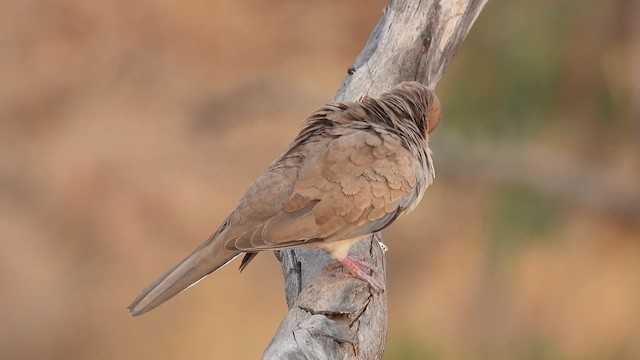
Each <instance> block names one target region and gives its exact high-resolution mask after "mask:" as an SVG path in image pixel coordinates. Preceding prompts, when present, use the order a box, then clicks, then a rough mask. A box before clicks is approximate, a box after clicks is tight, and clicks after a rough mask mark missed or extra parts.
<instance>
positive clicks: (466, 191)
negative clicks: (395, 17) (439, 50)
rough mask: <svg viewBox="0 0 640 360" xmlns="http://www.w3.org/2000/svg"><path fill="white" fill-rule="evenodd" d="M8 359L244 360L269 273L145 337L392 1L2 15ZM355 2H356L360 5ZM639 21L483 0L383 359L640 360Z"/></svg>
mask: <svg viewBox="0 0 640 360" xmlns="http://www.w3.org/2000/svg"><path fill="white" fill-rule="evenodd" d="M1 3H2V9H3V10H2V11H0V24H1V25H0V64H1V66H0V79H1V80H0V242H1V243H0V244H1V245H2V251H1V252H0V284H1V289H2V291H1V295H0V308H1V309H2V310H0V319H1V320H0V324H1V325H0V353H1V354H3V355H2V357H3V358H5V359H212V358H213V359H255V358H259V357H260V355H261V354H262V351H263V350H264V348H265V347H266V346H267V344H268V343H269V341H270V339H271V337H272V336H273V334H274V333H275V331H276V329H277V327H278V325H279V322H280V320H281V319H282V317H283V316H284V314H285V312H286V305H285V301H284V297H283V290H282V275H281V273H280V268H279V263H278V262H277V260H276V259H275V257H274V256H273V255H272V254H270V253H264V254H261V255H260V256H259V257H258V258H257V260H256V261H255V262H254V263H252V264H251V266H250V267H249V268H248V269H247V270H246V272H244V273H243V274H242V275H240V274H238V271H237V265H238V264H237V263H236V264H235V265H231V266H228V267H225V268H224V269H223V270H222V271H220V272H219V273H216V274H215V275H213V276H211V277H209V278H208V279H207V281H204V282H202V283H200V284H199V285H198V286H195V287H193V288H191V289H190V290H189V291H188V292H186V293H184V294H181V295H180V296H178V297H176V298H174V299H173V300H171V301H170V302H168V303H166V304H165V305H163V306H162V307H160V308H158V309H156V310H154V311H153V312H151V313H149V314H147V315H145V316H143V317H140V318H136V319H132V318H130V317H129V316H128V315H127V313H126V311H125V308H126V306H127V305H128V304H129V302H130V301H131V300H132V299H133V298H134V297H135V296H137V295H138V293H139V292H140V290H141V289H142V288H143V287H145V286H146V285H147V284H148V283H149V282H150V281H152V280H154V279H155V278H156V277H157V276H159V275H160V274H161V273H163V272H164V271H165V270H167V269H168V268H169V267H171V266H172V265H174V264H175V263H176V262H177V261H178V260H180V259H181V258H183V257H184V256H185V255H186V254H188V253H189V252H191V251H192V250H193V249H194V248H195V247H196V246H197V245H198V244H199V243H200V242H201V241H203V240H204V239H205V238H206V237H207V236H208V235H209V234H210V233H211V232H212V231H213V230H214V229H215V228H216V227H217V226H218V225H219V223H220V222H221V221H222V220H223V218H224V217H225V216H226V215H227V213H228V212H229V211H230V210H231V209H232V208H233V206H234V205H235V203H236V201H237V200H238V199H239V198H240V196H241V195H242V193H243V191H244V190H245V189H246V187H247V186H248V185H249V184H250V183H251V182H252V181H253V180H254V179H255V178H256V177H257V176H258V175H259V174H260V173H262V172H263V171H264V169H265V168H266V167H267V166H268V164H269V163H270V162H271V161H272V160H273V159H275V158H276V157H277V156H278V155H279V154H280V152H281V151H282V150H283V149H284V148H285V146H286V145H287V144H288V143H289V142H290V141H291V140H292V139H293V137H294V136H295V134H296V133H297V131H298V129H299V126H300V123H301V121H302V120H303V119H304V118H305V117H306V116H307V115H309V114H310V113H311V112H312V111H314V110H315V109H316V108H318V107H319V106H321V105H322V104H324V103H326V102H329V101H331V99H332V98H333V95H334V93H335V91H336V90H337V89H338V86H339V84H340V81H341V80H342V78H343V76H344V75H345V72H346V70H347V68H348V67H349V66H350V65H351V62H352V61H353V60H354V59H355V57H356V55H357V54H358V53H359V51H360V50H361V48H362V46H363V45H364V43H365V41H366V39H367V38H368V36H369V32H370V31H371V29H373V27H374V25H375V23H376V22H377V20H378V18H379V16H380V14H381V10H382V9H383V7H384V5H385V3H386V1H380V0H376V1H368V2H366V3H365V2H361V1H338V0H331V1H293V0H278V1H266V0H256V1H245V0H241V1H232V0H218V1H214V0H195V1H189V2H169V1H137V2H129V1H120V0H114V1H97V0H86V1H55V2H54V1H44V0H33V1H2V2H1ZM365 4H366V5H365ZM639 18H640V3H639V2H637V1H633V0H615V1H598V0H567V1H562V2H558V1H555V0H541V1H537V2H535V4H534V3H532V2H530V1H526V0H512V1H499V0H492V1H490V2H489V4H488V5H487V6H486V8H485V9H484V11H483V13H482V14H481V15H480V18H479V19H478V21H477V22H476V24H475V26H474V27H473V28H472V30H471V33H470V34H469V37H468V38H467V41H466V42H465V43H464V44H463V46H462V47H461V50H460V52H459V53H458V54H457V56H456V57H455V58H454V61H453V63H452V64H451V65H450V66H449V69H448V71H447V73H446V74H445V76H444V77H443V79H442V81H441V83H440V85H439V88H438V92H439V95H440V98H441V100H442V102H443V107H444V117H443V121H442V123H441V125H440V127H439V128H438V130H437V131H436V132H435V133H434V134H433V135H432V149H433V151H434V159H435V163H436V169H437V178H436V182H435V184H434V185H433V186H432V187H431V188H430V189H429V190H428V192H427V194H426V196H425V199H424V201H423V202H422V204H421V205H420V206H419V207H418V208H417V210H416V211H415V212H414V213H412V214H411V215H409V216H406V217H403V218H402V219H400V220H399V221H397V222H396V223H395V224H394V226H392V227H390V228H389V230H385V238H386V240H387V243H388V245H389V247H390V251H389V252H388V257H387V260H388V263H387V271H388V285H387V289H388V296H389V319H390V327H389V337H388V342H387V351H386V354H385V359H386V360H395V359H410V360H411V359H588V360H595V359H616V360H625V359H640V186H639V183H640V25H639V24H640V23H639V22H638V19H639Z"/></svg>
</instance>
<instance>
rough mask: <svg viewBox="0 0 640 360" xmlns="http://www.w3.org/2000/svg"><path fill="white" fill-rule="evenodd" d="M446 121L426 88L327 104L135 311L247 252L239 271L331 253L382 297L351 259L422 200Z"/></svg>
mask: <svg viewBox="0 0 640 360" xmlns="http://www.w3.org/2000/svg"><path fill="white" fill-rule="evenodd" d="M439 121H440V102H439V100H438V98H437V97H436V95H435V93H434V92H433V91H432V90H430V89H429V88H427V87H426V86H424V85H422V84H420V83H418V82H403V83H401V84H399V85H398V86H396V87H394V88H393V89H391V90H390V91H388V92H386V93H384V94H382V95H381V96H380V97H379V98H371V97H364V98H362V99H361V100H360V101H357V102H342V103H334V104H329V105H326V106H324V107H323V108H321V109H320V110H318V111H316V112H315V113H313V114H312V115H311V116H310V117H309V118H308V119H307V120H306V122H305V124H304V127H303V129H302V131H301V132H300V134H298V136H297V137H296V139H295V140H294V141H293V143H292V144H291V145H290V146H289V148H288V149H287V150H286V151H285V152H284V154H283V155H282V156H281V157H280V158H279V159H277V160H276V161H275V162H274V163H273V164H271V166H269V168H268V169H267V171H266V172H265V173H264V174H263V175H262V176H260V177H259V178H258V179H257V180H256V181H255V182H254V183H253V184H252V185H251V186H250V187H249V189H248V190H247V192H246V193H245V195H244V196H243V197H242V199H241V200H240V202H239V204H238V206H237V207H236V208H235V210H234V211H233V212H232V213H231V214H230V215H229V216H228V217H227V218H226V219H225V220H224V222H223V223H222V225H221V226H220V227H219V228H218V230H216V232H214V233H213V235H211V237H209V239H208V240H207V241H205V242H204V243H203V244H202V245H200V246H199V247H198V248H197V249H196V250H195V251H194V252H193V253H192V254H191V255H189V256H187V258H185V259H184V260H182V262H180V263H179V264H178V265H176V266H175V267H174V268H173V269H171V270H169V271H168V272H167V273H166V274H164V275H162V277H160V278H159V279H158V280H156V281H155V282H153V283H152V284H151V285H149V286H148V287H147V288H146V289H144V290H143V291H142V294H141V295H140V296H139V297H138V298H136V299H135V300H134V301H133V303H131V305H130V306H129V308H128V310H129V313H130V314H131V315H132V316H136V315H140V314H143V313H145V312H147V311H149V310H151V309H153V308H155V307H156V306H158V305H160V304H162V303H163V302H165V301H167V300H168V299H170V298H171V297H173V296H174V295H176V294H178V293H179V292H181V291H182V290H184V289H186V288H187V287H189V286H191V285H193V284H195V283H196V282H198V281H199V280H201V279H202V278H204V277H205V276H207V275H209V274H210V273H212V272H213V271H215V270H216V269H218V268H220V267H221V266H223V265H225V264H226V263H228V262H230V261H231V260H233V259H234V258H236V257H237V256H239V255H241V254H243V253H246V255H245V256H244V258H243V260H242V263H241V265H240V268H241V269H243V268H244V267H245V266H247V264H248V263H249V261H251V260H252V259H253V257H254V256H255V255H256V254H257V252H259V251H262V250H283V249H292V248H297V247H302V246H306V247H312V248H319V249H322V250H324V251H326V252H327V253H329V255H330V256H331V257H332V258H334V259H335V260H337V262H338V264H340V265H342V266H343V267H344V268H345V269H346V270H347V271H349V272H350V273H351V274H352V275H353V276H354V277H356V278H359V279H361V280H363V281H365V282H367V283H368V284H369V285H370V286H371V287H372V288H373V289H374V290H377V291H380V290H381V289H382V287H381V286H380V284H379V283H378V282H377V281H376V280H375V279H374V278H373V277H372V276H371V275H370V274H369V273H368V270H369V269H370V266H368V264H366V263H364V262H362V261H359V260H356V259H351V258H349V257H347V253H348V252H349V248H350V247H351V245H353V244H354V243H355V242H357V241H358V240H360V239H363V238H365V237H367V236H368V235H370V234H371V233H374V232H377V231H380V230H382V229H384V228H385V227H387V226H388V225H389V224H391V223H392V222H393V221H394V220H395V219H396V218H397V217H398V216H400V215H401V214H403V213H407V212H409V211H411V210H413V209H414V208H415V206H416V205H417V204H418V202H419V201H420V199H421V198H422V195H423V194H424V191H425V189H426V188H427V186H429V185H430V184H431V183H432V181H433V179H434V176H435V172H434V168H433V162H432V160H431V151H430V150H429V147H428V138H429V135H428V134H429V133H430V132H432V131H433V130H434V129H435V128H436V126H438V122H439Z"/></svg>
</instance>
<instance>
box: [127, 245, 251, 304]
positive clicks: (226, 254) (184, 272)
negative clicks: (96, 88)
mask: <svg viewBox="0 0 640 360" xmlns="http://www.w3.org/2000/svg"><path fill="white" fill-rule="evenodd" d="M238 255H240V253H239V252H234V251H228V250H226V249H224V246H223V242H222V241H215V240H214V239H213V238H212V239H209V241H207V242H206V243H204V244H202V245H201V246H200V247H199V248H198V249H196V251H194V252H193V253H192V254H191V255H189V256H188V257H187V258H186V259H184V260H182V261H181V262H180V263H179V264H178V265H176V266H175V267H174V268H173V269H171V270H169V271H167V272H166V273H165V274H164V275H162V276H161V277H160V278H159V279H158V280H156V281H154V282H153V283H151V284H150V285H149V286H147V288H146V289H144V290H143V291H142V294H140V296H138V297H137V298H136V299H135V300H133V302H132V303H131V305H129V307H128V308H127V310H129V315H131V316H138V315H142V314H144V313H146V312H147V311H149V310H152V309H154V308H155V307H157V306H158V305H160V304H162V303H163V302H165V301H167V300H169V299H171V298H172V297H174V296H175V295H177V294H178V293H180V292H181V291H183V290H185V289H187V288H188V287H190V286H192V285H194V284H196V283H197V282H198V281H200V280H202V279H203V278H204V277H205V276H207V275H209V274H211V273H212V272H214V271H215V270H217V269H219V268H220V267H222V266H223V265H225V264H226V263H228V262H229V261H231V260H233V259H234V258H235V257H236V256H238Z"/></svg>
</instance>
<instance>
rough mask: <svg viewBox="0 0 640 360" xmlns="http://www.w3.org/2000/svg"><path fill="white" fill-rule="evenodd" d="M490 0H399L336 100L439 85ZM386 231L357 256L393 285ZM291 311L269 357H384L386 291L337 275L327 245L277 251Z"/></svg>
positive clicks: (360, 247)
mask: <svg viewBox="0 0 640 360" xmlns="http://www.w3.org/2000/svg"><path fill="white" fill-rule="evenodd" d="M487 1H488V0H441V1H438V0H426V1H416V0H391V1H390V2H389V4H388V5H387V6H386V8H385V10H384V12H383V14H382V17H381V18H380V21H379V22H378V24H377V25H376V27H375V28H374V30H373V32H372V33H371V36H370V38H369V40H368V41H367V43H366V45H365V47H364V49H363V50H362V52H361V53H360V55H359V56H358V57H357V59H356V60H355V62H354V64H353V66H352V67H350V68H349V69H348V71H347V76H346V77H345V79H344V81H343V82H342V86H341V87H340V89H339V90H338V92H337V94H336V97H335V100H336V101H344V100H357V99H358V98H361V97H362V96H365V95H371V96H376V95H379V94H380V93H382V92H384V91H386V90H388V89H390V88H392V87H393V86H395V85H397V84H398V83H400V82H402V81H409V80H417V81H420V82H422V83H424V84H426V85H427V86H429V87H431V88H435V86H436V84H437V83H438V81H439V80H440V78H441V77H442V74H443V73H444V70H445V68H446V67H447V65H448V64H449V62H450V61H451V59H452V58H453V56H454V55H455V53H456V51H457V49H458V47H459V46H460V44H461V43H462V41H463V40H464V38H465V37H466V35H467V33H468V32H469V29H470V28H471V26H472V25H473V22H474V21H475V19H476V18H477V17H478V15H479V14H480V11H481V10H482V8H483V7H484V5H485V4H486V2H487ZM380 244H382V238H381V237H380V235H379V234H374V235H372V236H370V237H368V238H366V239H364V240H362V241H360V242H359V243H357V244H356V245H354V246H353V247H352V249H351V251H350V252H349V255H350V256H352V257H356V258H359V259H363V260H365V261H367V262H369V263H370V264H372V265H374V266H375V275H374V276H375V277H376V279H377V280H378V281H379V282H380V283H381V284H385V258H384V251H383V246H381V245H380ZM277 256H278V258H279V259H280V261H281V263H282V271H283V273H284V277H285V293H286V299H287V305H288V307H289V312H288V313H287V316H286V317H285V319H284V320H283V321H282V323H281V324H280V328H279V329H278V331H277V332H276V334H275V336H274V338H273V340H272V341H271V343H270V344H269V346H268V347H267V349H266V350H265V352H264V355H263V359H265V360H275V359H278V360H282V359H309V360H311V359H314V360H315V359H318V360H320V359H363V360H373V359H381V358H382V354H383V351H384V345H385V341H386V334H387V295H386V292H384V291H383V292H381V293H379V294H376V293H372V292H371V290H370V289H369V287H368V286H367V285H366V284H365V283H364V282H362V281H360V280H356V279H353V278H341V277H336V276H335V272H332V271H327V270H325V269H324V268H325V266H326V265H328V264H329V263H331V259H330V258H329V256H328V255H327V254H325V253H324V252H322V251H319V250H306V249H300V250H289V251H282V252H279V253H277Z"/></svg>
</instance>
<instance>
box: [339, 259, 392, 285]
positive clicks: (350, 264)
mask: <svg viewBox="0 0 640 360" xmlns="http://www.w3.org/2000/svg"><path fill="white" fill-rule="evenodd" d="M337 267H343V268H344V269H345V270H346V271H344V272H341V273H339V276H345V277H347V276H348V277H354V278H356V279H360V280H362V281H364V282H366V283H367V284H369V286H370V287H371V289H372V290H374V291H375V292H381V291H382V290H383V289H384V288H383V287H382V285H380V283H379V282H378V280H376V279H374V278H373V276H371V275H370V274H368V271H370V272H371V273H372V274H373V273H374V272H375V267H374V266H373V265H371V264H369V263H368V262H366V261H362V260H359V259H351V258H350V257H348V256H347V257H345V258H344V259H342V260H338V261H336V262H335V263H333V264H330V265H328V266H327V269H335V268H337Z"/></svg>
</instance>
